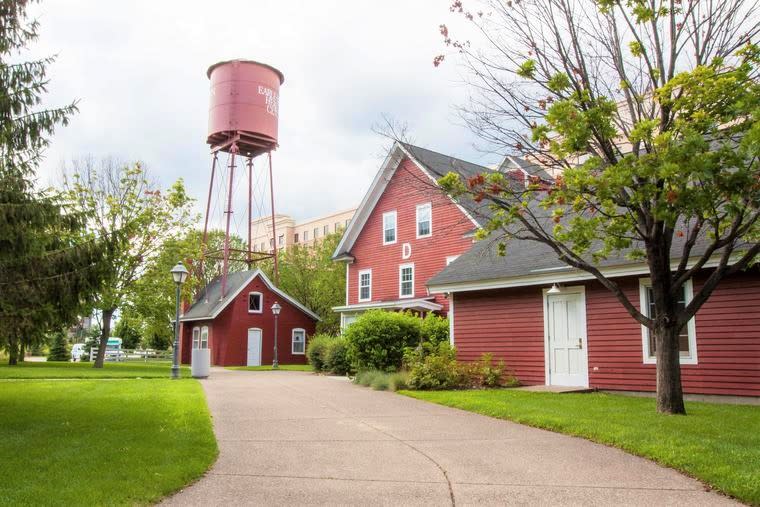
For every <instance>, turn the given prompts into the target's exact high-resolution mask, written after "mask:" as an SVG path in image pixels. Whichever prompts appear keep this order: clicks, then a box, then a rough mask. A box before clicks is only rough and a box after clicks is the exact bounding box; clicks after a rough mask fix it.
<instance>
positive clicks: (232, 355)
mask: <svg viewBox="0 0 760 507" xmlns="http://www.w3.org/2000/svg"><path fill="white" fill-rule="evenodd" d="M249 292H261V293H262V294H263V295H264V301H263V308H264V312H263V313H248V293H249ZM275 301H277V302H278V303H280V306H282V311H281V312H280V316H279V319H278V321H279V322H278V330H277V333H278V335H277V356H278V360H279V362H280V364H305V363H306V356H305V355H303V354H292V353H291V351H292V347H291V339H292V331H293V329H295V328H302V329H305V330H306V336H307V338H306V339H307V342H308V339H309V337H310V336H311V335H313V334H314V331H315V327H316V322H315V321H314V320H313V319H312V318H311V317H309V316H308V315H306V314H304V313H303V312H302V311H301V310H299V309H298V308H297V307H295V306H293V305H291V304H290V303H288V302H287V301H286V300H284V299H283V298H281V297H280V296H278V295H277V294H274V293H272V292H271V291H270V290H269V289H268V288H267V286H266V285H265V284H264V282H262V281H261V280H260V279H258V278H256V279H254V280H253V281H252V282H251V283H250V284H249V285H248V286H247V287H246V288H245V289H244V290H243V291H242V292H241V293H240V294H239V295H238V296H237V297H235V300H234V301H232V302H231V303H229V305H228V306H227V308H225V309H224V310H223V311H222V313H220V314H219V316H217V318H216V319H215V320H214V321H213V322H211V323H208V322H187V323H183V327H184V330H183V342H182V361H183V362H184V363H189V362H190V348H191V347H192V327H194V326H196V325H197V326H202V325H208V326H209V347H210V348H211V363H212V364H214V365H218V366H245V365H246V362H247V360H248V329H249V328H254V327H257V328H260V329H261V330H262V344H261V349H262V354H261V364H264V365H266V364H272V358H273V356H274V316H273V315H272V311H271V309H270V308H271V306H272V304H274V302H275Z"/></svg>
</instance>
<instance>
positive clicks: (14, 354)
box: [8, 338, 18, 366]
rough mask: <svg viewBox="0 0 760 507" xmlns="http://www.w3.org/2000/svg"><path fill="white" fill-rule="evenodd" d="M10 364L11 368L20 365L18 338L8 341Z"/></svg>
mask: <svg viewBox="0 0 760 507" xmlns="http://www.w3.org/2000/svg"><path fill="white" fill-rule="evenodd" d="M8 364H9V365H10V366H15V365H16V364H18V342H17V341H16V338H10V339H9V340H8Z"/></svg>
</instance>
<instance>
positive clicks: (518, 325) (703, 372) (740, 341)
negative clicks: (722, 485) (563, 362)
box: [454, 272, 760, 396]
mask: <svg viewBox="0 0 760 507" xmlns="http://www.w3.org/2000/svg"><path fill="white" fill-rule="evenodd" d="M702 279H703V278H702ZM621 283H622V285H623V288H624V290H625V292H626V294H627V295H628V297H629V298H630V299H631V300H632V301H634V302H635V304H636V305H637V306H638V301H639V281H638V278H636V277H632V278H629V279H625V280H623V281H622V282H621ZM576 285H580V284H576ZM583 285H584V286H585V287H586V322H587V333H588V364H589V383H590V385H591V387H595V388H599V389H617V390H630V391H654V390H655V388H656V380H655V365H653V364H644V363H643V351H642V340H641V326H640V325H639V324H638V323H636V321H634V320H633V318H632V317H631V316H630V315H628V313H627V312H626V311H625V309H624V308H623V306H622V305H621V304H620V303H619V302H618V301H617V300H616V299H614V298H613V297H612V296H611V295H610V293H609V291H607V290H606V289H605V288H604V287H602V286H601V285H600V284H599V283H597V282H587V283H583ZM699 285H700V279H697V280H696V282H695V284H694V290H695V291H696V290H698V288H699ZM758 306H760V275H759V274H758V273H756V272H752V273H744V274H740V275H736V276H734V277H731V278H729V279H726V280H724V281H723V282H722V283H721V284H720V285H719V286H718V288H717V289H716V291H715V292H714V293H713V295H712V297H711V298H710V299H709V300H708V301H707V303H705V305H704V306H703V307H702V309H700V311H699V312H698V313H697V316H696V335H697V357H698V364H696V365H682V367H681V372H682V380H683V387H684V391H685V392H687V393H700V394H728V395H739V396H760V312H758V311H757V309H758ZM454 337H455V345H456V347H457V350H458V354H459V357H460V358H462V359H464V360H474V359H477V358H478V357H479V355H480V354H482V353H483V352H492V353H494V356H495V357H496V358H500V359H504V361H505V362H506V364H507V365H508V366H509V367H510V368H512V369H513V370H514V371H515V374H516V375H517V376H518V378H519V379H520V380H521V381H522V382H523V383H525V384H542V383H543V382H544V378H545V377H544V329H543V296H542V288H541V287H531V288H519V289H500V290H489V291H478V292H471V293H468V292H464V293H457V294H456V295H455V300H454Z"/></svg>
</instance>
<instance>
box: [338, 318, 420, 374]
mask: <svg viewBox="0 0 760 507" xmlns="http://www.w3.org/2000/svg"><path fill="white" fill-rule="evenodd" d="M421 327H422V325H421V319H419V318H417V317H415V316H413V315H411V314H410V313H404V312H385V311H383V310H369V311H367V312H365V313H364V314H362V316H361V317H359V318H358V319H356V321H355V322H354V323H353V324H351V326H349V327H348V329H346V330H345V334H344V336H345V337H346V340H348V351H349V358H350V360H351V363H352V364H353V366H354V368H356V369H357V370H369V369H376V370H383V371H396V370H398V369H399V368H401V362H402V359H403V356H404V349H406V348H407V347H413V346H416V345H418V344H419V343H420V336H421Z"/></svg>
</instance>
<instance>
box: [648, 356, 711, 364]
mask: <svg viewBox="0 0 760 507" xmlns="http://www.w3.org/2000/svg"><path fill="white" fill-rule="evenodd" d="M679 362H680V363H681V364H686V365H696V364H699V361H697V358H696V357H682V358H681V359H680V361H679ZM644 364H657V358H655V357H645V358H644Z"/></svg>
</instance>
